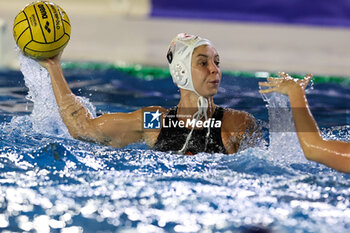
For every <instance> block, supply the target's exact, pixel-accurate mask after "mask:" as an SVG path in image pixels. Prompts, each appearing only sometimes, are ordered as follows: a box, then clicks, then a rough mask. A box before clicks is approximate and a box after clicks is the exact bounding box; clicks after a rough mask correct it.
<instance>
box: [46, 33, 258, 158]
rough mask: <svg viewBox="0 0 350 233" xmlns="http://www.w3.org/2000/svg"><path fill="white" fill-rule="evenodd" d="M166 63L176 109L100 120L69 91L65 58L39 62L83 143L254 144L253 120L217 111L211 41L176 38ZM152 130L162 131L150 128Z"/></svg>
mask: <svg viewBox="0 0 350 233" xmlns="http://www.w3.org/2000/svg"><path fill="white" fill-rule="evenodd" d="M167 59H168V62H169V68H170V72H171V75H172V78H173V81H174V83H175V84H176V85H177V86H178V87H179V89H180V94H181V98H180V101H179V104H178V105H177V106H176V107H175V108H173V109H169V110H166V109H164V108H162V107H160V106H151V107H145V108H142V109H140V110H137V111H135V112H131V113H112V114H103V115H101V116H99V117H97V118H93V117H92V116H91V114H90V113H89V111H88V110H87V109H86V108H85V107H84V105H83V104H82V103H81V102H80V101H79V100H78V99H77V98H76V96H75V95H74V94H73V93H72V91H71V90H70V88H69V86H68V84H67V82H66V80H65V78H64V75H63V71H62V68H61V65H60V55H59V56H57V57H55V58H52V59H48V60H44V61H40V64H41V65H42V66H43V67H45V68H46V69H47V70H48V71H49V73H50V76H51V83H52V87H53V90H54V93H55V97H56V101H57V104H58V107H59V111H60V114H61V117H62V119H63V122H64V123H65V125H66V126H67V128H68V130H69V133H70V134H71V135H72V136H73V137H74V138H77V139H80V140H85V141H92V142H97V143H101V144H104V145H109V146H113V147H124V146H126V145H128V144H130V143H134V142H141V141H144V142H145V143H146V144H147V145H148V146H149V147H150V148H153V149H155V150H159V151H175V152H179V153H181V154H196V153H199V152H208V153H235V152H237V151H238V150H239V148H240V144H241V142H242V141H243V139H245V140H244V141H249V140H246V139H247V138H249V137H250V136H252V135H256V134H254V132H255V131H256V129H257V124H256V122H255V119H254V117H253V116H251V115H250V114H248V113H247V112H243V111H237V110H233V109H224V108H221V107H218V106H216V105H215V104H214V102H213V96H214V95H215V94H216V93H217V92H218V88H219V84H220V81H221V70H220V67H219V64H220V58H219V55H218V53H217V51H216V49H215V48H214V47H213V45H212V43H211V42H210V41H209V40H207V39H204V38H201V37H198V36H193V35H189V34H185V33H181V34H179V35H177V36H176V37H175V38H174V39H173V40H172V42H171V44H170V46H169V50H168V54H167ZM160 116H161V117H160ZM147 117H148V118H147ZM152 124H154V125H152ZM148 126H152V127H151V128H158V129H147V127H148ZM153 126H155V127H153Z"/></svg>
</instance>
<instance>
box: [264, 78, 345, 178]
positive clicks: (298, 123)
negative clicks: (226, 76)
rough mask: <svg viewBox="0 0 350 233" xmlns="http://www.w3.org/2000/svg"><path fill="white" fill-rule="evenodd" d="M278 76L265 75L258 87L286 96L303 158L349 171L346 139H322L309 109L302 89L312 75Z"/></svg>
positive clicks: (265, 91) (267, 91) (342, 170)
mask: <svg viewBox="0 0 350 233" xmlns="http://www.w3.org/2000/svg"><path fill="white" fill-rule="evenodd" d="M280 76H282V78H268V79H267V80H268V82H260V83H259V85H260V86H264V87H270V88H269V89H264V90H260V93H270V92H275V91H276V92H279V93H281V94H285V95H288V97H289V101H290V106H291V109H292V113H293V119H294V123H295V127H296V131H297V135H298V138H299V142H300V145H301V148H302V149H303V151H304V154H305V157H306V158H307V159H309V160H313V161H316V162H319V163H322V164H324V165H326V166H328V167H331V168H333V169H336V170H338V171H341V172H345V173H350V142H343V141H334V140H325V139H323V138H322V136H321V133H320V130H319V129H318V126H317V123H316V121H315V119H314V118H313V116H312V114H311V111H310V109H309V105H308V102H307V99H306V96H305V91H304V90H305V88H306V86H307V85H308V83H309V80H310V79H311V78H312V75H310V74H309V75H307V76H306V77H305V78H304V79H303V80H299V79H293V78H292V77H290V76H289V75H288V74H286V73H280Z"/></svg>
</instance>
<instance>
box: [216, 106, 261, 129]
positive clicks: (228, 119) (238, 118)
mask: <svg viewBox="0 0 350 233" xmlns="http://www.w3.org/2000/svg"><path fill="white" fill-rule="evenodd" d="M255 126H256V120H255V118H254V116H253V115H251V114H250V113H248V112H246V111H239V110H234V109H230V108H227V109H225V112H224V116H223V118H222V127H224V129H226V130H227V131H230V132H242V131H243V132H245V131H246V129H247V128H250V127H255Z"/></svg>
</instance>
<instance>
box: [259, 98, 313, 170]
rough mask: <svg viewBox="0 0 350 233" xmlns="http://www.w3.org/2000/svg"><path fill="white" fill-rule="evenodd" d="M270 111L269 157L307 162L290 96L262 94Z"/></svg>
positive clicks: (284, 161)
mask: <svg viewBox="0 0 350 233" xmlns="http://www.w3.org/2000/svg"><path fill="white" fill-rule="evenodd" d="M262 98H263V100H264V101H265V102H267V104H266V107H267V109H268V113H269V131H270V134H269V139H270V146H269V158H270V159H272V160H274V161H276V162H283V163H286V164H291V163H295V162H298V163H300V162H302V161H304V162H306V161H307V160H306V159H305V157H304V155H303V151H302V149H301V147H300V143H299V140H298V136H297V134H296V129H295V125H294V121H293V115H292V112H291V109H290V107H289V100H288V97H287V96H285V95H282V94H279V93H271V94H262Z"/></svg>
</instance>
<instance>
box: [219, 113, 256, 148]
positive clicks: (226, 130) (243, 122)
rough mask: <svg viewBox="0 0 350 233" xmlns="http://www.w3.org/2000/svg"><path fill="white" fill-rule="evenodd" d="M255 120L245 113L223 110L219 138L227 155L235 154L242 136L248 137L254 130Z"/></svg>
mask: <svg viewBox="0 0 350 233" xmlns="http://www.w3.org/2000/svg"><path fill="white" fill-rule="evenodd" d="M256 127H257V123H256V120H255V118H254V117H253V116H252V115H251V114H249V113H248V112H245V111H239V110H234V109H225V112H224V116H223V118H222V126H221V137H222V141H223V143H224V145H225V148H226V150H227V152H228V153H229V154H232V153H236V152H237V151H238V149H239V148H240V145H241V142H242V140H243V139H244V137H245V136H244V135H246V133H248V134H249V135H250V134H252V132H253V131H254V130H255V129H256Z"/></svg>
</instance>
